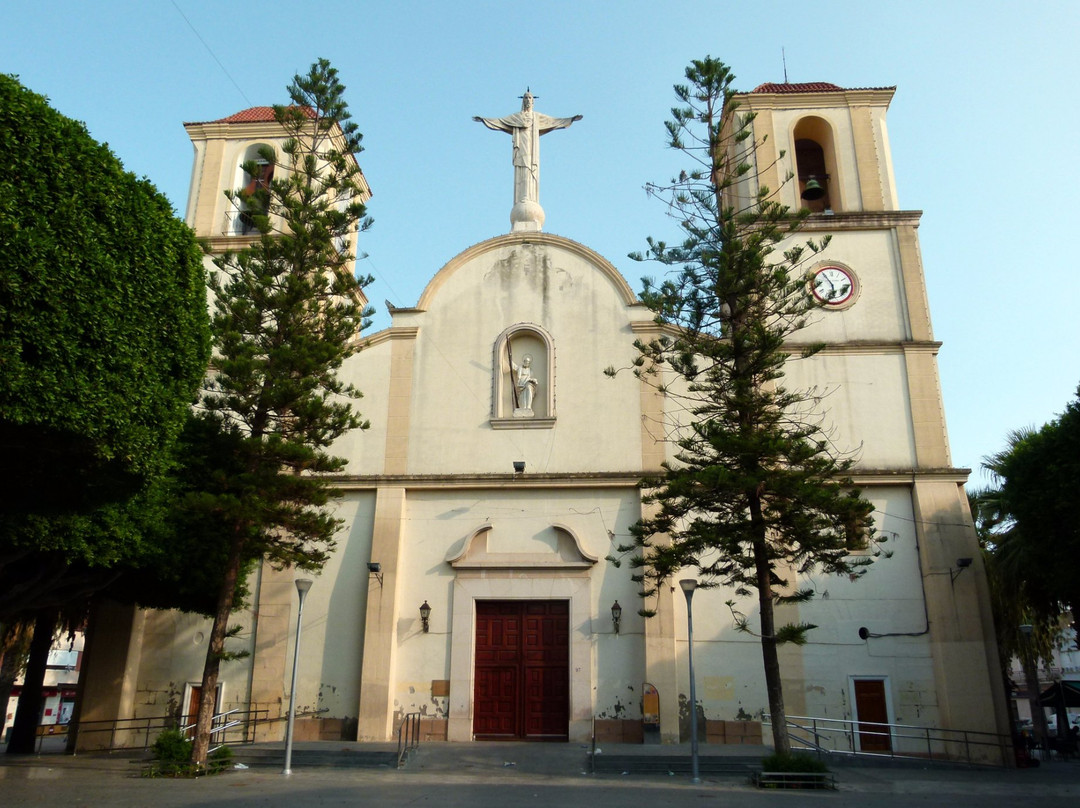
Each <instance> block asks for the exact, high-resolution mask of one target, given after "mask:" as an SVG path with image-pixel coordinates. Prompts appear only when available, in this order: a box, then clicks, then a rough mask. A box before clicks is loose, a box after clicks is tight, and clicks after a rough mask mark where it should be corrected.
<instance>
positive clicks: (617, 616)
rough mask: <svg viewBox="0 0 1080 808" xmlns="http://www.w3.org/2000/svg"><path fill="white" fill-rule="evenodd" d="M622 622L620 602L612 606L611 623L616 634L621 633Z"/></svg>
mask: <svg viewBox="0 0 1080 808" xmlns="http://www.w3.org/2000/svg"><path fill="white" fill-rule="evenodd" d="M620 622H622V606H620V605H619V601H615V603H613V604H612V606H611V623H612V625H614V626H615V633H616V634H618V633H619V623H620Z"/></svg>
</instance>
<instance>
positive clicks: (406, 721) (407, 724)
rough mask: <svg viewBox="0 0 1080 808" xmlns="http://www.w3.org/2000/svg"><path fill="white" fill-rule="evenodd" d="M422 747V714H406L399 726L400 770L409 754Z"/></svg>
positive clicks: (398, 749) (398, 761)
mask: <svg viewBox="0 0 1080 808" xmlns="http://www.w3.org/2000/svg"><path fill="white" fill-rule="evenodd" d="M419 747H420V713H418V712H417V713H406V714H405V717H404V718H402V719H401V723H400V724H398V732H397V765H398V768H399V769H400V768H401V767H402V766H403V765H404V763H405V758H406V757H407V756H408V754H409V752H411V751H413V750H414V749H418V748H419Z"/></svg>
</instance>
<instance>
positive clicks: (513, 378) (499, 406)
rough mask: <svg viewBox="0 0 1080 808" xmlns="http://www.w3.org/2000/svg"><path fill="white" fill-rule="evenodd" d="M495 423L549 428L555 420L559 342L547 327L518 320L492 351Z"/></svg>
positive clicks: (508, 427)
mask: <svg viewBox="0 0 1080 808" xmlns="http://www.w3.org/2000/svg"><path fill="white" fill-rule="evenodd" d="M491 398H492V408H491V425H492V426H493V427H495V428H496V429H512V428H521V429H528V428H546V427H551V426H553V425H554V423H555V344H554V342H553V341H552V339H551V335H550V334H548V332H547V331H545V330H544V329H543V328H541V327H540V326H538V325H535V324H533V323H518V324H517V325H513V326H510V328H507V329H506V330H505V331H503V332H502V333H501V334H500V335H499V337H498V339H496V340H495V345H494V347H493V352H492V396H491Z"/></svg>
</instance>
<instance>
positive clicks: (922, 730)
mask: <svg viewBox="0 0 1080 808" xmlns="http://www.w3.org/2000/svg"><path fill="white" fill-rule="evenodd" d="M763 723H764V724H765V725H766V726H768V725H769V724H770V720H769V717H768V716H765V717H764V720H763ZM787 727H788V736H789V737H790V738H791V745H792V746H793V747H798V748H801V749H809V750H812V751H814V752H817V753H818V754H820V755H848V756H858V757H865V758H896V759H910V760H921V761H936V762H948V763H967V764H979V765H993V766H1003V765H1006V762H1007V761H1008V760H1010V759H1011V758H1012V755H1013V748H1012V738H1010V737H1009V736H1008V735H999V734H996V733H993V732H979V731H975V730H959V729H942V728H940V727H920V726H915V725H912V724H879V723H871V722H867V721H851V720H847V719H840V718H815V717H812V716H801V715H789V716H787Z"/></svg>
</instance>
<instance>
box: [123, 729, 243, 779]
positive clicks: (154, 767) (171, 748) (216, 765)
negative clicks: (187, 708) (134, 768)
mask: <svg viewBox="0 0 1080 808" xmlns="http://www.w3.org/2000/svg"><path fill="white" fill-rule="evenodd" d="M192 746H193V744H192V742H191V740H190V739H189V738H188V737H187V736H186V735H185V734H184V733H183V732H181V731H180V730H179V729H177V728H172V729H166V730H163V731H162V732H161V734H160V735H158V737H157V740H155V741H154V744H153V746H151V747H150V751H151V752H152V753H153V756H154V759H153V762H152V763H151V764H150V767H149V768H148V769H147V770H146V771H145V772H144V774H145V776H147V777H198V776H199V775H203V774H220V773H221V772H223V771H226V770H228V769H229V767H230V765H231V764H232V760H233V751H232V749H230V748H229V747H227V746H219V747H218V748H217V749H215V750H214V751H213V752H211V753H210V755H209V757H208V758H207V762H206V767H205V768H204V767H201V766H199V765H197V764H195V763H192V762H191V749H192Z"/></svg>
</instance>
